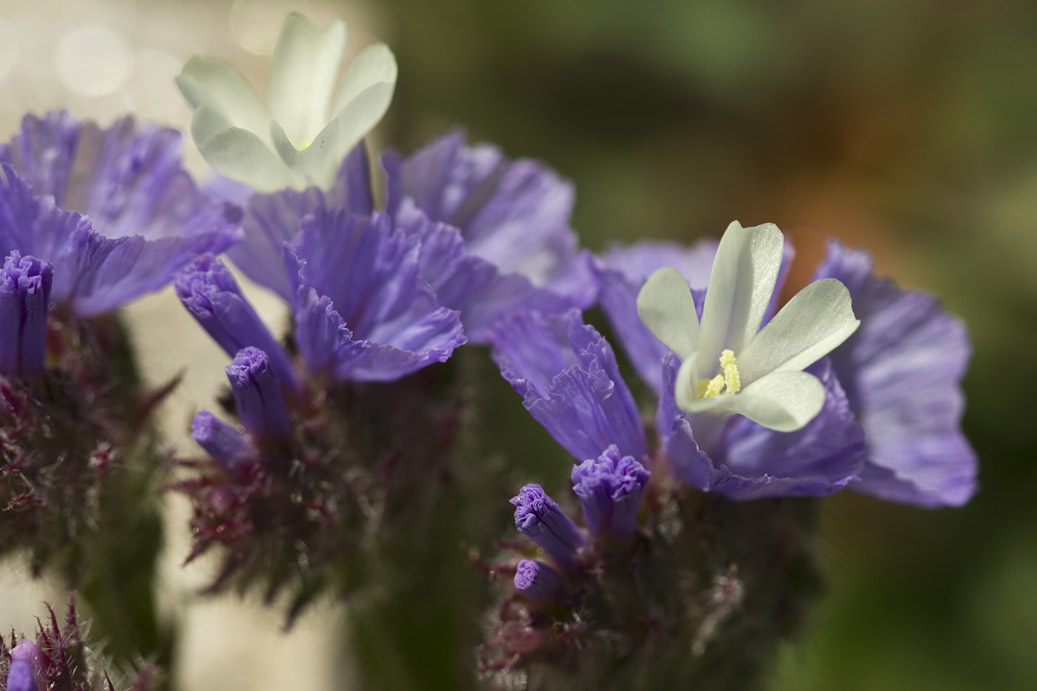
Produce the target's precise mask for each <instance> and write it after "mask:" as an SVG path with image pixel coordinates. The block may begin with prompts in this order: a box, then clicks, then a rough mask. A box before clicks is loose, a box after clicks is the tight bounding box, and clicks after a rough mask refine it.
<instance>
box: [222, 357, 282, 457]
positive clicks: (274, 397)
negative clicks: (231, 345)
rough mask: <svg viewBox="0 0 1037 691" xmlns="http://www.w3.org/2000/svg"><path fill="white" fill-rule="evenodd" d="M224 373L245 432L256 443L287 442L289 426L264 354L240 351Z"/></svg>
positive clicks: (278, 389) (278, 386)
mask: <svg viewBox="0 0 1037 691" xmlns="http://www.w3.org/2000/svg"><path fill="white" fill-rule="evenodd" d="M226 371H227V379H228V380H230V389H231V393H233V394H234V403H235V404H236V406H237V411H238V418H239V419H240V420H241V424H243V425H244V426H245V429H247V430H248V431H249V433H250V434H251V435H252V436H253V437H257V438H260V439H264V438H272V439H287V438H288V437H289V436H290V435H291V431H292V425H291V421H290V420H289V419H288V409H287V408H286V407H285V403H284V397H283V396H282V395H281V386H280V384H279V382H278V381H277V378H276V377H275V376H274V373H273V370H272V369H271V368H270V360H269V358H268V357H267V354H266V353H264V352H263V351H262V350H260V349H259V348H253V347H248V348H243V349H242V350H241V351H239V352H238V354H237V355H235V356H234V360H232V361H231V363H230V365H229V366H228V367H227V370H226Z"/></svg>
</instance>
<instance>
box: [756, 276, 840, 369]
mask: <svg viewBox="0 0 1037 691" xmlns="http://www.w3.org/2000/svg"><path fill="white" fill-rule="evenodd" d="M850 302H851V301H850V291H848V290H847V289H846V286H844V285H843V284H842V283H840V282H839V281H837V280H836V279H834V278H825V279H822V280H820V281H814V282H813V283H811V284H810V285H808V286H807V287H806V288H804V289H803V290H801V291H799V292H798V293H797V294H796V296H795V297H793V298H792V299H791V300H789V302H788V304H787V305H785V306H784V307H783V308H782V309H781V311H780V312H778V313H777V314H776V315H775V316H774V318H773V319H771V320H770V322H768V323H767V326H765V327H763V330H762V331H761V332H760V333H759V334H757V335H756V338H754V339H753V340H752V341H750V342H749V344H748V345H746V346H745V348H744V349H742V351H741V352H740V353H738V354H737V355H738V371H739V374H741V377H742V382H743V385H745V384H751V383H752V382H754V381H756V380H757V379H759V378H761V377H763V376H765V375H766V374H768V373H770V372H781V371H785V370H795V371H798V370H801V369H803V368H805V367H808V366H810V365H812V364H813V363H815V362H817V361H818V360H819V359H821V358H822V357H824V356H825V355H827V354H828V353H830V352H831V351H832V350H834V349H835V348H836V347H837V346H838V345H839V344H840V343H842V342H843V341H845V340H846V339H847V338H849V337H850V334H852V333H853V332H854V331H856V330H857V327H858V326H860V321H859V320H858V319H857V318H856V317H854V316H853V309H852V307H851V304H850Z"/></svg>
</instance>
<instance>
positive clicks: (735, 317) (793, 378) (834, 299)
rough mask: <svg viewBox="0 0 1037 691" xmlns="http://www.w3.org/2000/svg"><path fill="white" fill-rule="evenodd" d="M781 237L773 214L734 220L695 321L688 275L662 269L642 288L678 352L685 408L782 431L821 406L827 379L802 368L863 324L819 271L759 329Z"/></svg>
mask: <svg viewBox="0 0 1037 691" xmlns="http://www.w3.org/2000/svg"><path fill="white" fill-rule="evenodd" d="M782 244H783V238H782V234H781V231H780V230H778V227H777V226H775V225H774V224H772V223H768V224H764V225H761V226H756V227H755V228H743V227H742V226H741V225H740V224H739V223H738V222H737V221H735V222H734V223H732V224H731V225H730V226H728V228H727V231H726V232H725V233H724V236H723V238H721V240H720V247H719V248H718V249H717V254H716V259H714V261H713V270H712V272H711V274H710V277H709V287H708V288H707V289H706V301H705V304H704V305H703V309H702V321H701V323H700V322H699V319H698V315H697V313H696V311H695V303H694V301H693V299H692V296H691V291H690V290H689V288H688V284H687V282H686V281H685V280H684V278H683V277H682V276H681V275H680V273H678V272H677V270H676V269H670V268H666V269H660V270H658V271H656V272H655V273H654V274H652V275H651V277H649V279H648V281H647V282H646V283H645V285H644V287H642V288H641V292H640V294H639V295H638V296H637V311H638V314H639V315H640V317H641V321H642V322H644V325H645V326H646V327H648V330H649V331H651V332H652V333H653V334H654V335H655V337H656V338H658V339H659V340H660V341H662V342H663V344H665V345H666V346H667V347H668V348H670V350H672V351H673V352H674V353H676V354H677V355H678V356H679V357H680V358H681V366H680V369H679V370H678V373H677V381H676V391H675V392H674V397H675V399H676V401H677V405H678V406H679V407H680V408H681V409H682V410H684V411H687V412H689V413H697V414H705V415H708V416H710V417H719V418H724V417H727V416H730V415H744V416H745V417H747V418H749V419H750V420H753V421H755V422H757V423H759V424H761V425H763V426H764V427H768V428H770V429H773V430H777V431H779V432H791V431H794V430H797V429H800V428H802V427H803V426H804V425H806V424H807V423H808V422H810V420H812V419H813V418H814V417H815V416H816V415H817V414H818V413H819V412H820V411H821V407H822V405H824V401H825V388H824V386H823V385H822V384H821V382H820V381H819V380H818V379H817V377H815V376H813V375H811V374H808V373H806V372H803V369H804V368H806V367H808V366H810V365H811V364H813V363H814V362H816V361H817V360H819V359H820V358H822V357H824V356H825V355H827V354H828V353H829V352H831V351H832V350H833V349H834V348H836V347H837V346H838V345H839V344H840V343H842V342H843V341H845V340H846V339H847V338H848V337H849V336H850V334H852V333H853V332H854V331H855V330H856V329H857V327H858V326H859V325H860V321H859V320H858V319H857V318H856V317H854V315H853V310H852V309H851V307H850V293H849V291H848V290H847V289H846V286H844V285H843V284H842V283H840V282H839V281H837V280H835V279H833V278H826V279H822V280H820V281H815V282H813V283H811V284H810V285H808V286H807V287H806V288H804V289H803V290H801V291H800V292H799V293H797V294H796V296H795V297H793V298H792V299H791V300H789V302H788V304H786V305H785V306H784V307H783V308H782V309H781V311H779V312H778V313H777V314H776V315H775V316H774V318H773V319H771V320H770V321H769V322H768V323H767V325H766V326H764V327H763V329H760V325H761V324H762V323H763V318H764V314H765V313H766V311H767V306H768V305H769V304H770V301H771V296H772V294H773V293H774V287H775V282H776V281H777V277H778V270H779V268H780V266H781V254H782Z"/></svg>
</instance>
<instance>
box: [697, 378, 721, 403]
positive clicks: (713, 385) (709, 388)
mask: <svg viewBox="0 0 1037 691" xmlns="http://www.w3.org/2000/svg"><path fill="white" fill-rule="evenodd" d="M703 383H704V384H706V391H705V392H704V393H703V394H702V398H712V397H713V396H719V395H720V394H721V393H723V391H724V375H722V374H718V375H717V376H715V377H713V378H712V379H710V380H709V382H708V383H707V382H703Z"/></svg>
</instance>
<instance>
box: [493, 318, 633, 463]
mask: <svg viewBox="0 0 1037 691" xmlns="http://www.w3.org/2000/svg"><path fill="white" fill-rule="evenodd" d="M490 341H491V342H492V344H493V351H492V355H493V359H494V361H495V362H496V363H497V365H498V367H500V370H501V374H502V375H503V376H504V378H505V379H506V380H507V381H508V383H510V384H511V386H512V388H514V389H515V391H516V392H517V393H518V394H519V395H520V396H522V397H523V405H525V407H526V410H528V411H529V412H530V414H531V415H532V416H533V417H534V418H535V419H536V420H537V421H538V422H539V423H540V424H541V425H543V426H544V428H545V429H546V430H547V431H548V432H549V433H550V434H551V436H553V437H554V438H555V440H556V441H557V442H558V443H559V444H561V445H562V447H563V448H565V449H566V450H567V451H568V452H569V453H571V454H572V455H573V456H575V457H576V458H596V457H597V456H598V455H600V454H601V453H602V452H603V451H604V450H605V449H607V448H608V447H609V445H610V444H615V445H616V446H617V447H618V449H619V451H620V452H621V453H622V454H623V455H625V456H633V457H634V458H635V459H643V458H645V456H646V454H647V442H646V441H645V436H644V428H643V426H642V423H641V419H640V416H639V414H638V411H637V406H636V404H635V403H634V398H633V396H632V395H631V394H630V390H629V389H627V386H626V383H624V381H623V379H622V377H620V375H619V367H618V366H617V364H616V358H615V354H614V353H613V352H612V348H611V346H609V344H608V342H607V341H606V340H605V339H604V338H602V336H601V335H600V334H599V333H598V332H597V331H595V330H594V328H593V327H591V326H588V325H586V324H584V323H583V321H582V319H581V318H580V314H579V312H578V311H577V310H572V311H570V312H568V313H566V314H563V315H540V314H537V313H535V312H520V313H518V314H516V315H513V316H512V317H510V318H508V319H505V320H504V321H502V322H500V323H498V325H497V327H496V328H495V329H494V330H493V332H492V334H491V337H490Z"/></svg>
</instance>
